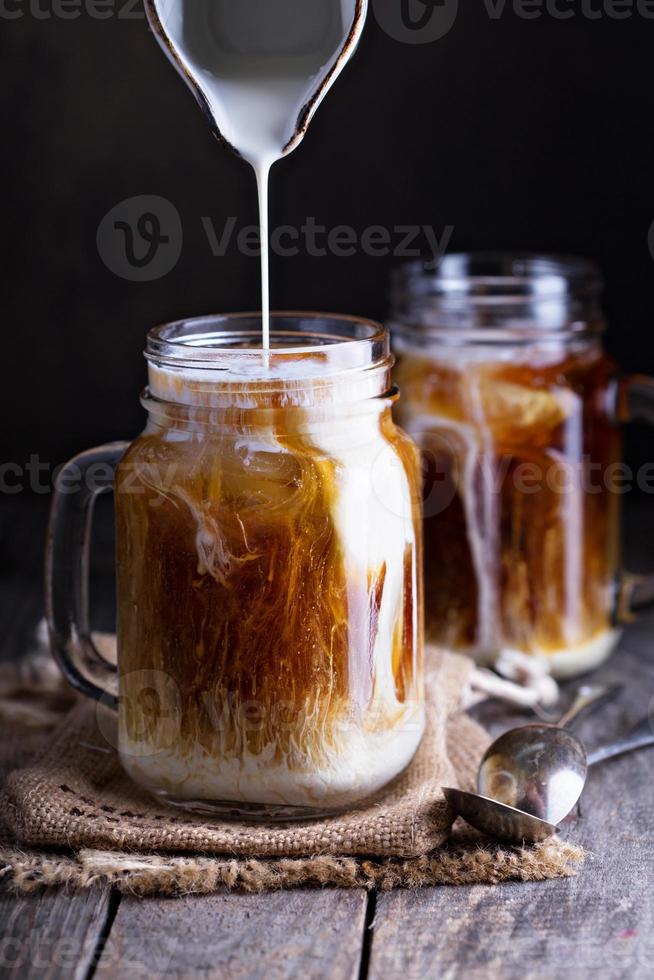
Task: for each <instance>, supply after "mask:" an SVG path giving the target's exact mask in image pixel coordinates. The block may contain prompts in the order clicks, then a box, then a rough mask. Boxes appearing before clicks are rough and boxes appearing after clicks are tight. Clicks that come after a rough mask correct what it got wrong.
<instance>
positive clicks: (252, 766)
mask: <svg viewBox="0 0 654 980" xmlns="http://www.w3.org/2000/svg"><path fill="white" fill-rule="evenodd" d="M423 729H424V710H423V708H422V707H420V708H417V707H416V708H414V709H409V710H407V711H406V713H405V714H404V715H403V717H402V719H401V720H400V721H398V723H397V725H396V726H395V727H394V728H392V729H389V730H387V731H381V732H366V731H365V730H363V729H358V728H357V727H355V726H351V727H350V730H349V731H348V730H347V726H344V731H343V735H342V738H341V739H340V741H339V742H338V746H337V748H335V749H334V750H333V755H332V758H331V759H330V760H329V763H328V764H326V763H323V767H322V768H319V767H317V768H314V767H313V766H312V765H311V761H310V759H308V760H307V765H306V766H305V767H304V768H299V767H294V768H291V767H289V766H287V765H283V764H278V763H276V762H275V755H276V746H275V745H274V744H272V743H271V744H270V745H268V746H267V747H266V749H265V751H264V752H262V753H260V754H259V755H256V756H254V755H252V754H251V753H243V754H241V755H239V756H230V757H223V758H220V757H216V756H215V755H210V754H209V753H207V752H205V751H204V750H203V749H201V748H200V747H196V749H195V751H194V752H193V753H190V754H182V753H180V752H179V751H175V750H174V749H173V750H170V751H168V752H158V753H156V754H153V755H151V756H147V755H144V754H143V753H144V746H143V743H141V742H139V743H137V744H134V745H131V744H130V743H129V742H128V741H127V740H125V739H121V742H120V754H121V761H122V764H123V767H124V768H125V770H126V772H127V773H128V775H129V776H130V777H131V778H132V779H133V780H134V781H135V782H137V783H140V784H141V785H143V786H146V787H147V788H148V789H150V790H152V791H153V792H158V793H162V794H165V795H166V796H169V797H171V798H173V799H178V800H198V801H201V800H205V801H207V802H211V801H213V802H243V803H262V804H275V805H285V806H305V807H315V806H319V807H327V808H330V809H331V808H334V809H338V808H339V807H345V806H349V805H351V804H353V803H356V802H359V801H360V800H362V799H365V798H366V797H368V796H373V795H374V794H375V793H377V792H378V791H379V790H381V789H382V788H383V787H384V786H385V785H386V784H387V783H389V782H390V781H391V780H392V779H394V778H395V777H396V776H397V775H398V774H399V773H401V772H402V771H403V770H404V769H405V768H406V767H407V766H408V764H409V763H410V762H411V759H412V758H413V756H414V754H415V752H416V749H417V748H418V745H419V744H420V740H421V738H422V733H423Z"/></svg>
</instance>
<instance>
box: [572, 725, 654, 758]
mask: <svg viewBox="0 0 654 980" xmlns="http://www.w3.org/2000/svg"><path fill="white" fill-rule="evenodd" d="M648 745H654V728H653V726H652V721H651V719H650V718H649V716H648V717H647V718H644V719H643V720H642V721H641V722H640V724H639V725H636V727H635V728H634V729H633V731H631V732H629V733H628V734H627V735H623V736H622V737H621V738H616V740H615V741H614V742H609V744H608V745H602V746H600V747H599V748H598V749H594V750H593V751H592V752H589V753H588V765H589V766H594V765H595V764H596V763H598V762H604V760H605V759H613V758H614V757H615V756H616V755H624V754H625V753H626V752H633V751H634V750H635V749H644V748H646V747H647V746H648Z"/></svg>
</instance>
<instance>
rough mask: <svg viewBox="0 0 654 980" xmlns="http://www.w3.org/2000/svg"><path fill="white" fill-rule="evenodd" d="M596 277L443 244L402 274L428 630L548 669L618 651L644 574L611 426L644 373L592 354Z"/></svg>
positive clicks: (630, 413)
mask: <svg viewBox="0 0 654 980" xmlns="http://www.w3.org/2000/svg"><path fill="white" fill-rule="evenodd" d="M601 291H602V280H601V277H600V274H599V272H598V270H597V269H596V268H595V266H594V265H593V264H592V263H590V262H587V261H585V260H582V259H573V258H565V257H559V256H535V255H522V256H521V255H505V254H489V255H484V254H481V255H475V254H473V255H449V256H447V257H446V258H445V259H444V261H443V262H442V263H441V265H440V266H439V267H438V269H436V270H427V269H426V268H425V266H424V265H422V264H421V263H410V264H409V265H407V266H405V267H404V268H402V269H400V270H399V271H398V273H397V275H396V278H395V280H394V285H393V306H394V311H393V314H392V316H391V332H392V337H393V345H394V350H395V351H396V353H397V355H398V361H399V363H398V368H397V373H396V379H397V382H398V384H399V386H400V389H401V391H402V400H401V403H400V406H399V412H398V420H399V421H400V424H402V425H403V427H404V428H405V430H406V431H407V432H408V433H409V434H410V435H411V436H413V438H414V439H415V440H416V442H417V443H418V444H419V445H420V447H421V450H422V454H423V470H424V509H425V521H424V531H425V589H426V593H425V608H426V627H427V636H428V638H429V639H431V640H432V641H434V642H436V643H439V644H441V645H442V646H445V647H448V648H451V649H455V650H459V651H464V652H466V653H470V654H472V655H473V656H475V657H476V658H477V659H478V660H480V661H482V662H485V663H494V662H497V661H498V659H499V658H501V657H502V655H503V654H508V655H509V656H511V655H512V654H513V653H514V652H515V651H518V653H519V654H529V655H533V656H538V657H540V658H543V659H544V660H545V662H546V663H547V665H548V667H549V669H550V670H551V672H552V673H553V674H554V675H555V676H557V677H568V676H571V675H575V674H579V673H582V672H584V671H586V670H589V669H591V668H593V667H595V666H597V665H598V664H599V663H601V662H602V661H603V660H604V659H605V658H606V657H607V656H608V655H609V654H610V652H611V651H612V650H613V648H614V647H615V644H616V642H617V639H618V637H619V633H620V627H621V625H622V624H623V623H624V622H625V620H629V619H630V618H632V616H633V615H634V612H635V610H636V609H638V608H641V607H642V606H643V605H644V604H646V603H648V602H649V601H650V600H651V598H652V596H653V595H654V579H652V578H647V579H643V578H641V577H636V576H632V575H629V574H627V573H625V572H624V571H623V570H622V569H621V562H620V550H621V549H620V509H621V508H620V504H621V500H622V497H623V494H624V483H625V480H624V477H625V470H624V464H623V460H622V433H621V424H622V423H623V422H625V421H628V420H632V419H644V420H646V421H649V422H652V421H653V420H654V382H653V381H652V380H651V379H649V378H644V377H622V376H621V375H620V373H619V371H618V369H617V367H616V365H615V364H614V362H613V361H612V360H611V358H610V357H608V356H607V354H606V353H605V351H604V349H603V344H602V335H603V333H604V330H605V327H606V323H605V319H604V316H603V313H602V308H601V301H600V300H601Z"/></svg>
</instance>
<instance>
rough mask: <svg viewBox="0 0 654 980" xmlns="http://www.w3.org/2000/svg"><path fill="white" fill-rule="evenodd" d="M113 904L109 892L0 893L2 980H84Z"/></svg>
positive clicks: (0, 962) (0, 959)
mask: <svg viewBox="0 0 654 980" xmlns="http://www.w3.org/2000/svg"><path fill="white" fill-rule="evenodd" d="M109 906H110V890H109V889H108V888H99V887H98V888H91V889H89V890H87V891H80V892H74V893H71V892H68V891H65V890H59V889H57V890H55V891H45V892H40V893H36V894H33V895H25V896H19V897H16V896H13V895H9V894H7V893H0V923H2V925H1V927H0V930H1V932H0V978H2V980H9V978H11V980H17V978H20V980H32V978H36V977H38V978H39V980H59V978H66V980H84V978H85V977H87V976H88V975H89V972H90V971H91V970H92V969H93V966H94V963H95V961H96V956H97V951H98V948H99V945H100V942H101V938H102V935H103V931H104V929H105V926H106V923H107V917H108V915H109Z"/></svg>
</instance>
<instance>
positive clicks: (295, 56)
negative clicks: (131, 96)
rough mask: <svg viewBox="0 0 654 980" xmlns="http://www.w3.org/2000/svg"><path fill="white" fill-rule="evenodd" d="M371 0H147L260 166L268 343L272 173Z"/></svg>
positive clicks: (195, 83)
mask: <svg viewBox="0 0 654 980" xmlns="http://www.w3.org/2000/svg"><path fill="white" fill-rule="evenodd" d="M367 6H368V0H146V9H147V11H148V16H149V17H150V21H151V23H152V26H153V29H154V30H155V32H156V34H157V37H158V39H159V41H160V43H161V45H162V47H163V48H164V51H166V53H167V54H168V55H169V57H170V58H171V60H172V61H173V63H174V64H175V66H176V68H177V69H178V71H179V72H180V73H181V74H182V76H183V77H184V78H185V80H186V81H187V83H188V84H189V85H190V86H191V88H192V89H193V91H194V92H195V94H196V96H197V97H198V98H199V100H200V102H201V104H202V106H203V108H204V109H205V110H206V111H207V112H208V113H209V115H210V117H211V119H212V121H213V123H214V124H215V126H216V128H217V130H218V131H219V133H220V135H221V136H222V137H223V138H224V139H225V140H227V142H228V143H230V144H231V145H232V147H234V149H235V150H237V151H238V153H240V155H241V156H242V157H244V159H246V160H247V161H248V162H249V163H250V164H251V165H252V167H253V168H254V172H255V174H256V178H257V188H258V195H259V214H260V223H261V291H262V325H263V346H264V347H266V348H267V347H269V346H270V300H269V272H268V267H269V261H268V237H269V232H268V182H269V175H270V168H271V167H272V165H273V163H275V161H277V160H279V159H280V158H281V157H283V156H285V155H286V154H287V153H290V152H291V150H293V149H294V148H295V147H296V146H297V145H298V143H299V142H300V140H301V139H302V137H303V136H304V133H305V132H306V129H307V126H308V124H309V121H310V119H311V117H312V115H313V113H314V112H315V110H316V109H317V107H318V105H319V104H320V102H321V101H322V99H323V98H324V96H325V95H326V93H327V91H328V89H329V88H330V87H331V85H332V83H333V82H334V80H335V79H336V78H337V76H338V75H339V73H340V72H341V70H342V69H343V67H344V66H345V64H346V62H347V60H348V59H349V57H350V56H351V55H352V53H353V52H354V49H355V47H356V44H357V41H358V39H359V36H360V34H361V31H362V29H363V24H364V20H365V15H366V11H367Z"/></svg>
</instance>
